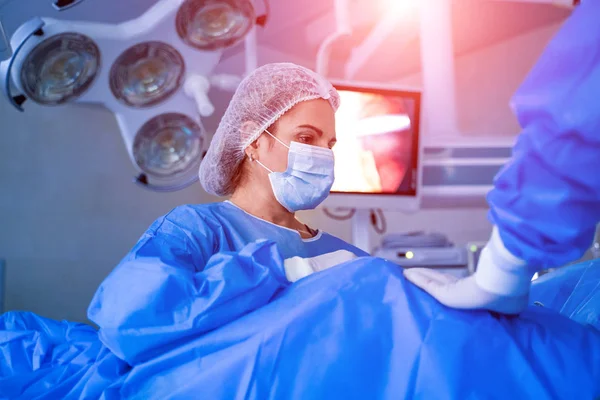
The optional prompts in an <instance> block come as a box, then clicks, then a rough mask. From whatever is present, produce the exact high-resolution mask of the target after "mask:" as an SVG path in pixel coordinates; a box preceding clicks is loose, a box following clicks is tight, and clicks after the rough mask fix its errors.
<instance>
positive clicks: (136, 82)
mask: <svg viewBox="0 0 600 400" xmlns="http://www.w3.org/2000/svg"><path fill="white" fill-rule="evenodd" d="M236 7H237V8H236ZM182 10H184V11H185V10H188V11H189V10H191V11H194V12H192V13H191V14H189V16H190V17H192V18H191V20H190V21H187V22H188V23H187V25H186V24H184V25H182V26H186V28H185V29H186V32H187V35H186V36H185V37H181V36H180V32H179V31H178V30H179V29H180V27H179V24H180V23H181V22H180V21H178V19H181V18H184V17H183V16H185V15H184V14H185V13H184V12H183V11H182ZM182 13H183V14H182ZM182 15H183V16H182ZM243 18H247V19H248V20H247V21H246V20H244V21H245V22H243V21H242V19H243ZM184 20H185V18H184ZM255 20H256V17H255V16H254V10H253V8H252V5H251V4H250V2H249V1H248V0H203V1H192V0H185V1H184V0H159V1H158V2H157V3H156V4H155V5H154V6H152V7H151V8H150V9H148V10H147V11H146V12H145V13H144V14H142V15H141V16H139V17H138V18H135V19H133V20H129V21H126V22H123V23H120V24H103V23H93V22H74V21H63V20H56V19H51V18H33V19H31V20H29V21H27V22H26V23H24V24H22V25H21V26H20V27H19V28H18V29H17V30H16V31H15V32H14V34H13V35H12V37H11V39H10V45H9V46H5V47H8V50H7V51H6V50H5V51H4V53H7V52H10V54H9V57H10V58H8V59H7V60H5V61H2V62H0V79H1V84H2V89H3V91H4V93H5V95H6V97H7V99H8V101H9V102H10V103H11V104H12V105H13V106H15V107H16V108H17V109H19V110H20V111H24V107H23V105H24V103H25V102H26V100H27V99H31V100H32V101H34V102H36V103H38V104H41V105H44V106H51V105H60V104H65V103H76V104H100V105H103V106H104V107H106V108H108V109H109V110H111V111H113V112H114V113H115V116H116V119H117V122H118V124H119V127H120V130H121V135H122V137H123V140H124V142H125V146H126V148H127V151H128V153H129V156H130V158H131V161H132V162H133V164H134V166H135V168H136V169H137V171H138V173H139V175H138V176H137V177H136V179H135V182H136V183H138V184H140V185H142V186H144V187H146V188H148V189H152V190H155V191H174V190H179V189H182V188H184V187H186V186H188V185H190V184H191V183H193V182H195V181H196V180H197V170H198V167H199V164H200V161H201V159H202V155H203V153H204V152H205V150H206V148H207V147H208V139H207V138H206V133H205V131H204V127H203V125H202V121H201V118H200V117H199V116H198V110H199V109H202V110H204V112H202V113H201V114H202V116H208V115H210V114H212V112H213V111H214V107H212V104H211V102H210V99H209V98H208V89H209V87H210V85H211V84H212V85H213V86H216V87H219V88H222V89H226V90H235V87H237V84H239V78H238V77H234V76H228V75H213V72H214V70H215V67H216V66H217V64H218V63H219V61H220V58H221V55H222V51H223V48H225V47H227V46H230V45H233V44H235V43H237V42H239V41H240V40H242V39H243V38H244V35H248V33H249V32H250V31H253V29H252V28H253V27H254V24H255ZM184 22H185V21H184ZM252 33H253V32H252ZM249 36H252V35H249ZM211 38H212V39H211ZM0 39H1V38H0ZM211 40H212V42H211ZM249 40H252V39H249ZM1 43H2V41H1V40H0V51H2V44H1ZM247 43H248V42H247ZM192 44H194V45H192ZM250 51H251V52H253V53H256V47H255V46H254V47H253V48H252V49H250ZM246 52H247V53H248V52H249V49H248V48H246ZM251 57H253V58H254V59H255V58H256V55H255V54H253V55H252V56H251ZM1 60H2V58H0V61H1ZM197 77H202V78H204V79H205V80H206V81H207V82H208V84H207V85H206V87H205V88H204V89H205V90H203V91H201V95H200V96H199V97H202V99H201V100H202V101H203V102H204V105H203V107H200V104H199V103H198V98H197V97H198V95H194V93H191V95H192V97H193V99H194V100H196V101H191V100H190V98H189V95H188V94H186V91H185V90H184V86H185V83H186V81H188V80H190V78H191V81H192V82H195V84H196V86H197V85H198V78H197ZM188 86H189V85H188ZM207 105H208V106H207Z"/></svg>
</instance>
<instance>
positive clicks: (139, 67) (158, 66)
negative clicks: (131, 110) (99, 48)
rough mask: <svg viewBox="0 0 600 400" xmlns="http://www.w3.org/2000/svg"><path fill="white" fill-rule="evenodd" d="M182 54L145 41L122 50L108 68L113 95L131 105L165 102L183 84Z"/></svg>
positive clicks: (162, 44)
mask: <svg viewBox="0 0 600 400" xmlns="http://www.w3.org/2000/svg"><path fill="white" fill-rule="evenodd" d="M184 72H185V64H184V61H183V57H182V56H181V54H179V52H178V51H177V50H175V49H174V48H173V47H171V46H170V45H168V44H166V43H162V42H145V43H139V44H136V45H135V46H132V47H130V48H129V49H127V50H125V51H124V52H123V53H122V54H121V55H120V56H119V57H118V58H117V60H116V61H115V62H114V64H113V66H112V68H111V70H110V89H111V91H112V93H113V95H114V96H115V97H116V98H117V99H119V100H120V101H122V102H123V103H125V104H127V105H128V106H131V107H148V106H151V105H154V104H157V103H159V102H161V101H164V100H165V99H167V98H168V97H169V96H171V95H172V94H173V93H174V92H175V91H176V90H177V89H178V88H179V87H180V86H181V84H182V79H183V75H184Z"/></svg>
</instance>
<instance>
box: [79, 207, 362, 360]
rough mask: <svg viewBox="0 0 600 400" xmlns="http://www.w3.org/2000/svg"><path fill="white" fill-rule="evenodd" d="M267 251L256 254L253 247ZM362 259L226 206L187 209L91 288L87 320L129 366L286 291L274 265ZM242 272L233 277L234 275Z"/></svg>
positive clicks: (331, 241)
mask: <svg viewBox="0 0 600 400" xmlns="http://www.w3.org/2000/svg"><path fill="white" fill-rule="evenodd" d="M261 240H269V241H272V242H274V243H275V245H274V246H269V247H265V248H264V250H261V251H257V249H258V247H257V246H259V245H258V244H257V243H258V242H259V241H261ZM337 250H348V251H350V252H352V253H354V254H356V255H357V256H364V255H366V253H364V252H363V251H361V250H359V249H357V248H355V247H353V246H351V245H349V244H348V243H346V242H344V241H343V240H341V239H338V238H336V237H333V236H331V235H329V234H327V233H324V232H318V234H317V235H316V236H315V237H314V238H311V239H302V238H301V236H300V234H299V233H298V232H296V231H294V230H291V229H288V228H284V227H281V226H278V225H275V224H272V223H270V222H267V221H265V220H262V219H260V218H257V217H255V216H252V215H250V214H248V213H246V212H244V211H243V210H241V209H240V208H238V207H237V206H235V205H234V204H232V203H230V202H223V203H215V204H204V205H187V206H181V207H178V208H175V209H174V210H173V211H171V212H170V213H169V214H167V215H166V216H164V217H162V218H160V219H158V220H157V221H156V222H154V223H153V224H152V226H150V228H149V229H148V230H147V231H146V233H144V235H143V236H142V238H141V239H140V240H139V242H138V243H137V244H136V245H135V247H134V248H133V250H131V252H130V253H129V254H128V255H127V256H126V257H125V258H124V259H123V261H121V263H120V264H119V265H118V266H117V267H116V268H115V270H114V271H113V272H112V273H111V274H110V275H109V276H108V277H107V278H106V279H105V281H104V282H103V283H102V284H101V285H100V287H99V288H98V290H97V292H96V294H95V296H94V298H93V300H92V302H91V304H90V306H89V309H88V317H89V319H90V320H92V321H94V322H95V323H96V324H97V325H98V326H99V328H100V330H99V336H100V339H101V340H102V342H103V343H104V344H105V345H106V347H108V348H109V349H110V350H111V351H112V352H113V353H114V354H116V355H117V356H118V357H120V358H121V359H123V360H125V361H127V362H128V363H129V364H130V365H135V364H137V363H139V362H141V361H144V360H147V359H150V358H151V357H153V356H156V355H157V354H161V353H162V352H164V351H166V350H168V349H170V348H171V346H173V345H175V344H181V342H182V341H185V340H186V339H189V338H192V337H195V336H198V335H200V334H203V333H206V332H208V331H210V330H212V329H215V328H217V327H218V326H220V325H222V324H223V323H225V322H227V321H233V320H235V319H237V318H239V317H241V316H243V315H245V314H246V313H248V312H250V311H252V310H254V309H256V308H258V307H260V306H262V305H264V304H267V303H268V302H269V300H270V299H271V298H272V297H273V296H274V295H275V294H276V293H278V292H279V291H280V290H281V289H283V288H285V287H286V286H287V285H289V282H287V280H286V279H285V272H284V271H280V274H278V275H277V274H272V273H269V274H266V273H265V272H264V271H267V270H268V269H269V268H262V269H261V268H257V267H256V265H257V264H258V265H265V266H267V267H271V266H272V265H276V266H280V265H281V260H282V259H286V258H290V257H294V256H300V257H315V256H318V255H321V254H326V253H330V252H333V251H337ZM240 269H242V270H244V271H246V274H245V275H244V276H240V274H239V270H240Z"/></svg>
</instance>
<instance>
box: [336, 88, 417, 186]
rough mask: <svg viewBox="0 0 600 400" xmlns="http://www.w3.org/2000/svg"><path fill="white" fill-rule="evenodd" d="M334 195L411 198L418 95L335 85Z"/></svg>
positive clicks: (414, 177)
mask: <svg viewBox="0 0 600 400" xmlns="http://www.w3.org/2000/svg"><path fill="white" fill-rule="evenodd" d="M335 87H336V89H337V90H338V92H339V94H340V97H341V105H340V108H339V110H338V111H337V113H336V134H337V140H338V141H337V144H336V145H335V147H334V149H333V151H334V154H335V183H334V185H333V188H332V193H347V194H379V195H395V196H398V195H404V196H415V195H416V191H417V184H418V182H417V180H418V173H417V168H418V157H419V115H420V93H419V92H414V91H399V90H388V89H372V88H365V87H356V86H346V85H335Z"/></svg>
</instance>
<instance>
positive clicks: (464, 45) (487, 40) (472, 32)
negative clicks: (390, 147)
mask: <svg viewBox="0 0 600 400" xmlns="http://www.w3.org/2000/svg"><path fill="white" fill-rule="evenodd" d="M390 1H417V0H349V3H350V4H351V7H350V10H351V16H352V19H353V21H355V22H354V23H353V28H354V31H353V33H352V36H351V37H350V38H348V39H346V40H342V41H339V42H336V43H335V45H334V46H333V48H332V53H331V60H330V65H331V71H330V72H331V74H332V75H333V76H336V77H340V76H341V75H342V74H343V66H344V64H345V63H346V61H347V60H348V57H349V55H350V52H351V49H352V47H354V46H356V45H357V44H359V43H361V42H362V41H363V40H364V38H365V37H366V36H367V35H368V34H369V32H370V31H371V30H372V28H373V26H374V25H375V24H376V22H377V21H378V20H380V19H381V18H382V16H383V15H385V13H386V11H387V10H386V4H388V3H389V2H390ZM254 2H255V8H256V11H257V13H258V14H262V13H264V12H265V11H266V10H268V11H269V16H268V17H269V18H268V22H267V25H266V27H264V28H259V30H258V42H259V46H261V47H262V48H264V49H265V51H269V50H273V51H276V52H277V53H278V54H281V57H285V56H289V58H290V59H291V60H295V61H298V60H302V63H303V64H305V65H306V66H309V67H313V68H314V66H315V58H316V54H317V50H318V47H319V45H320V44H321V42H322V41H323V39H325V38H326V37H327V36H328V35H330V34H331V33H333V31H334V30H335V24H334V14H333V11H334V6H333V0H254ZM154 3H155V0H127V1H122V0H84V1H83V2H82V3H80V4H79V5H77V6H76V7H73V8H71V9H68V10H66V11H63V12H60V13H59V12H56V11H55V10H54V9H53V8H52V7H51V0H0V18H2V22H3V23H4V25H5V28H6V29H7V31H8V33H9V34H10V33H12V32H13V31H14V30H15V29H16V28H17V27H18V26H19V25H20V24H21V23H23V22H24V21H25V20H27V19H28V18H30V17H32V16H49V17H54V18H64V19H70V20H95V21H102V22H120V21H124V20H127V19H131V18H133V17H135V16H137V15H139V14H140V13H142V12H143V11H144V10H145V9H147V8H149V7H150V6H151V5H152V4H154ZM452 4H453V5H452V14H453V15H452V18H453V27H454V29H453V30H454V32H453V38H454V44H455V51H456V53H457V54H458V55H462V54H466V53H469V52H472V51H475V50H477V49H480V48H482V47H486V46H489V45H492V44H494V43H497V42H500V41H503V40H506V39H509V38H511V37H514V36H518V35H521V34H523V33H525V32H527V31H531V30H534V29H537V28H540V27H542V26H545V25H550V24H554V23H557V22H560V21H562V20H564V19H565V18H566V16H568V15H569V10H565V9H562V8H558V7H554V6H551V5H540V4H530V3H518V2H505V1H493V0H454V1H453V2H452ZM266 7H268V8H266ZM388 12H389V11H388ZM413 22H414V21H413ZM419 46H420V43H419V36H418V29H417V25H416V23H409V24H406V23H402V22H401V21H399V23H398V24H397V26H396V27H395V28H394V29H393V30H392V31H391V32H390V34H389V35H388V36H387V37H386V38H385V39H384V40H383V41H382V42H381V43H380V44H379V46H378V47H377V48H376V49H375V50H374V53H373V55H372V56H371V57H369V60H368V61H367V62H366V63H365V64H364V65H363V67H362V68H361V69H360V71H358V78H363V79H364V78H369V75H373V76H377V78H378V80H396V79H397V78H398V77H401V76H403V75H406V74H411V73H415V72H418V71H419V70H420V54H419ZM240 52H243V46H241V45H238V46H235V47H234V48H232V49H229V50H228V51H227V52H226V54H225V56H224V60H226V59H228V58H231V57H235V56H236V55H238V54H239V53H240ZM259 59H260V53H259ZM240 67H243V66H240Z"/></svg>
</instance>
